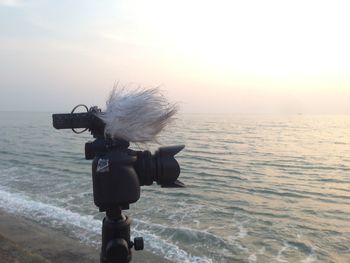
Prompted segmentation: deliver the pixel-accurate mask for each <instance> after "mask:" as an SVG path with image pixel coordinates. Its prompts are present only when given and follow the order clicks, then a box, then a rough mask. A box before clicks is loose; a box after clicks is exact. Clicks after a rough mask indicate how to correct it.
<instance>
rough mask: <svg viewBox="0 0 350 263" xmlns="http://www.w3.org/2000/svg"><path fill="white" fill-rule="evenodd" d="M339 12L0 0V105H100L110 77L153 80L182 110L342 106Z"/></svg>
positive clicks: (346, 22)
mask: <svg viewBox="0 0 350 263" xmlns="http://www.w3.org/2000/svg"><path fill="white" fill-rule="evenodd" d="M349 12H350V2H348V1H336V0H334V1H308V0H304V1H249V0H248V1H228V0H227V1H224V0H216V1H214V0H210V1H209V0H208V1H204V0H202V1H197V0H191V1H184V0H177V1H166V0H149V1H134V0H128V1H126V0H125V1H107V0H106V1H68V0H66V1H50V0H27V1H20V0H0V56H1V60H0V91H1V94H2V95H1V98H0V109H1V110H15V109H21V110H41V109H42V110H66V111H67V110H68V109H70V108H71V107H72V106H74V105H75V104H78V103H81V102H84V103H86V104H98V105H100V106H103V104H104V100H105V99H106V97H107V95H108V92H109V91H110V90H111V88H112V86H113V85H114V83H116V82H118V81H119V82H120V83H123V84H129V83H134V84H137V85H141V86H146V87H150V86H159V85H160V86H161V87H162V89H163V90H165V91H166V95H167V96H169V98H170V99H171V100H173V101H180V102H182V108H183V110H184V111H185V112H206V113H207V112H231V113H299V112H303V113H350V34H349V33H348V32H349V26H350V16H349ZM129 85H131V84H129ZM18 94H22V96H18Z"/></svg>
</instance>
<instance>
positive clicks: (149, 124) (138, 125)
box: [98, 88, 177, 142]
mask: <svg viewBox="0 0 350 263" xmlns="http://www.w3.org/2000/svg"><path fill="white" fill-rule="evenodd" d="M106 106H107V107H106V110H105V112H104V113H102V114H101V115H99V116H98V117H99V118H101V119H102V120H103V121H104V122H105V124H106V126H105V136H108V137H111V138H112V139H124V140H126V141H130V142H150V141H155V139H156V136H157V134H158V133H160V132H161V131H162V129H163V128H164V127H165V126H166V125H167V124H169V123H170V122H171V121H172V120H173V116H174V115H175V114H176V112H177V107H176V105H175V104H170V103H169V102H168V101H167V100H166V98H165V97H164V96H163V95H162V94H161V92H160V90H159V89H158V88H153V89H127V88H114V89H113V91H112V92H111V94H110V97H109V99H108V100H107V103H106Z"/></svg>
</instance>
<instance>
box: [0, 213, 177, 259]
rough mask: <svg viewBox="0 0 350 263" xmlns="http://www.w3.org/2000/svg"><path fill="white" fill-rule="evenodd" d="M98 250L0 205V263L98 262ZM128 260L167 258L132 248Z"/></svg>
mask: <svg viewBox="0 0 350 263" xmlns="http://www.w3.org/2000/svg"><path fill="white" fill-rule="evenodd" d="M99 254H100V250H99V249H96V248H94V247H92V246H88V245H85V244H83V243H81V242H79V241H78V240H75V239H72V238H70V237H67V236H65V235H64V234H63V233H61V232H59V231H57V230H53V229H51V228H48V227H46V226H42V225H40V224H39V223H36V222H33V221H31V220H28V219H25V218H23V217H20V216H19V215H14V214H9V213H6V212H5V211H3V210H2V209H0V258H1V259H6V260H7V261H5V262H4V263H7V262H9V263H10V262H16V263H29V262H30V263H50V262H51V263H73V262H76V263H79V262H82V263H98V262H100V258H99ZM131 262H135V263H137V262H140V263H141V262H145V263H151V262H159V263H170V262H171V261H169V260H167V259H165V258H162V257H161V256H158V255H155V254H152V253H151V252H148V251H134V250H133V253H132V261H131Z"/></svg>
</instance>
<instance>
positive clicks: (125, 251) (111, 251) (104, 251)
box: [100, 207, 143, 263]
mask: <svg viewBox="0 0 350 263" xmlns="http://www.w3.org/2000/svg"><path fill="white" fill-rule="evenodd" d="M130 223H131V220H130V218H129V217H127V216H125V215H124V214H123V213H122V210H121V208H120V207H117V208H114V209H110V210H107V211H106V216H105V218H104V219H103V223H102V247H101V255H100V263H127V262H130V261H131V258H132V254H131V248H132V247H134V249H135V250H142V249H143V238H142V237H136V238H135V239H134V242H132V241H131V240H130Z"/></svg>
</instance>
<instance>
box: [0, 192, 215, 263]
mask: <svg viewBox="0 0 350 263" xmlns="http://www.w3.org/2000/svg"><path fill="white" fill-rule="evenodd" d="M0 209H2V210H4V211H6V212H8V213H11V214H15V215H19V216H22V217H24V218H27V219H29V220H33V221H35V222H38V223H40V224H43V225H46V226H48V227H51V228H54V229H58V230H62V231H65V232H69V233H70V235H71V237H74V238H77V239H79V240H80V241H81V242H83V243H85V244H88V245H92V246H95V247H96V246H99V245H100V241H97V240H98V238H99V235H100V232H101V221H99V220H97V219H94V217H93V216H92V215H81V214H79V213H75V212H72V211H69V210H67V209H64V208H61V207H57V206H54V205H51V204H45V203H42V202H39V201H34V200H31V199H30V198H29V197H27V196H24V195H22V194H19V193H10V192H9V191H8V190H7V189H0ZM145 224H146V223H145ZM147 224H148V223H147ZM132 231H133V234H134V235H136V236H143V237H144V239H145V245H146V250H147V246H148V250H150V251H152V252H154V253H156V254H158V255H161V256H163V257H165V258H167V259H169V260H171V261H173V262H179V263H180V262H184V263H188V262H198V263H211V262H212V260H211V259H209V258H206V257H199V256H195V255H191V254H190V253H189V252H187V251H185V250H183V249H181V248H180V247H179V246H178V245H176V244H173V243H171V242H169V241H168V240H163V239H162V238H161V237H159V236H157V235H156V234H154V233H152V232H151V231H150V230H147V229H146V230H144V229H140V228H139V224H138V227H137V228H136V229H132Z"/></svg>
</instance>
